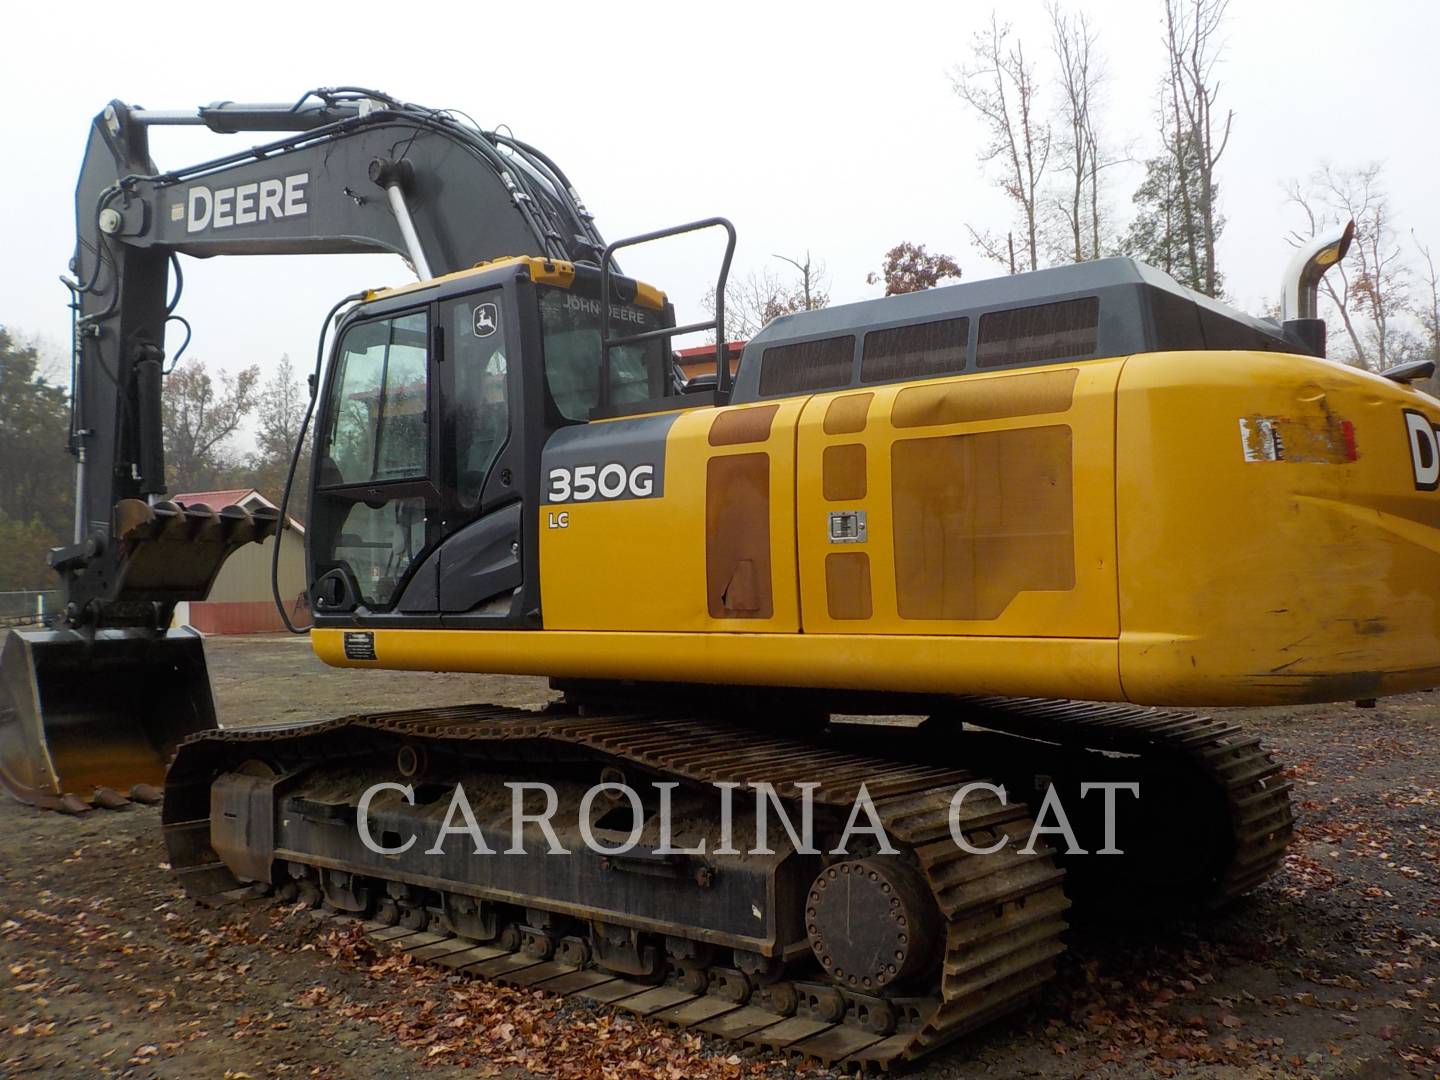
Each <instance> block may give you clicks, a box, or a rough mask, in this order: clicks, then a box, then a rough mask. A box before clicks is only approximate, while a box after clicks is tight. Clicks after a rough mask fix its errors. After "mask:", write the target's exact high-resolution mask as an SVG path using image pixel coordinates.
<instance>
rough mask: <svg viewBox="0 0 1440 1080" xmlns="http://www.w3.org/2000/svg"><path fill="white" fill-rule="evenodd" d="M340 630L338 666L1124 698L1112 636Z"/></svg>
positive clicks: (329, 657)
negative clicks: (368, 641) (349, 656)
mask: <svg viewBox="0 0 1440 1080" xmlns="http://www.w3.org/2000/svg"><path fill="white" fill-rule="evenodd" d="M850 626H851V627H852V628H853V627H854V626H856V624H855V623H851V624H850ZM347 632H348V633H354V631H343V630H315V631H312V632H311V641H312V642H313V644H314V647H315V653H316V655H318V656H319V657H320V659H321V660H323V661H325V663H327V664H331V665H333V666H335V667H372V668H373V667H380V668H395V669H401V670H407V671H475V672H505V673H510V674H516V675H553V676H555V677H557V678H596V679H640V680H652V681H655V680H659V681H668V682H675V681H689V682H702V683H736V684H745V685H751V686H813V687H832V688H835V689H849V690H882V691H883V690H893V691H917V692H924V693H979V694H1011V695H1037V696H1040V697H1079V698H1089V699H1092V700H1096V701H1118V700H1120V696H1119V695H1120V684H1119V680H1118V679H1117V677H1116V666H1115V640H1114V639H1113V638H1111V639H1088V640H1066V639H1061V638H995V637H958V636H956V637H934V636H924V637H902V636H899V635H860V634H850V635H836V634H795V633H764V634H736V633H728V634H703V633H691V634H646V633H585V632H575V631H565V630H375V631H373V633H374V635H375V637H374V649H375V657H376V659H375V660H373V661H364V660H346V658H345V646H344V636H345V634H346V633H347ZM367 632H368V631H367Z"/></svg>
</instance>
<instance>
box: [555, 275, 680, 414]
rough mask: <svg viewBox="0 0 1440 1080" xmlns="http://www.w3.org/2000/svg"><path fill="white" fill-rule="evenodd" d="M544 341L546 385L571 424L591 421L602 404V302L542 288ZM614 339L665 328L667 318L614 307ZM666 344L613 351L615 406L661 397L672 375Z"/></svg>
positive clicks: (634, 308) (639, 309)
mask: <svg viewBox="0 0 1440 1080" xmlns="http://www.w3.org/2000/svg"><path fill="white" fill-rule="evenodd" d="M538 291H539V294H540V330H541V334H542V335H543V337H544V350H545V383H546V385H547V386H549V388H550V396H551V397H552V398H553V399H554V401H555V405H556V407H557V408H558V409H559V410H560V413H561V415H563V416H564V417H565V418H566V419H567V420H589V419H590V414H591V413H592V412H593V411H594V409H595V407H596V406H597V405H599V403H600V301H599V300H594V299H591V298H589V297H586V296H581V295H579V294H578V293H575V292H574V291H572V290H570V289H560V288H554V287H551V286H548V285H541V286H539V287H538ZM610 312H611V322H610V333H611V335H612V336H614V337H625V336H627V335H629V334H638V333H641V332H642V331H645V330H658V329H660V327H661V326H662V325H664V319H663V314H664V313H663V312H661V311H656V310H652V309H650V308H643V307H638V306H636V305H633V304H612V305H610ZM668 366H669V365H668V364H667V362H666V349H665V344H664V342H663V341H647V342H642V343H640V344H638V345H621V346H619V347H618V348H614V349H611V350H610V404H611V405H627V404H633V403H635V402H639V401H648V400H650V399H651V398H658V397H662V396H663V395H664V393H665V387H666V380H667V377H668V375H669V371H668Z"/></svg>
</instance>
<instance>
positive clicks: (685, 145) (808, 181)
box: [0, 0, 1440, 370]
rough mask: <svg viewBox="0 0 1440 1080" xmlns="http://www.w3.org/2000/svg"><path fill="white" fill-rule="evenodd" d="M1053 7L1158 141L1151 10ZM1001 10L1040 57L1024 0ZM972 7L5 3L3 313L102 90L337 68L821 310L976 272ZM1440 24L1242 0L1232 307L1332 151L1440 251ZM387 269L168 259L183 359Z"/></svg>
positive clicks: (1110, 103)
mask: <svg viewBox="0 0 1440 1080" xmlns="http://www.w3.org/2000/svg"><path fill="white" fill-rule="evenodd" d="M1070 6H1071V7H1074V8H1080V9H1083V10H1084V11H1085V12H1086V13H1087V14H1088V15H1089V17H1090V18H1091V20H1092V22H1093V24H1094V25H1095V27H1096V28H1097V29H1098V31H1099V34H1100V48H1101V51H1102V52H1103V54H1104V56H1105V58H1106V65H1107V68H1108V72H1109V78H1108V81H1107V84H1106V89H1105V97H1106V106H1107V107H1106V111H1105V113H1104V124H1105V133H1106V135H1107V136H1108V138H1109V139H1110V141H1111V144H1112V146H1125V145H1130V146H1132V147H1133V151H1134V153H1135V155H1136V156H1137V157H1144V156H1147V155H1150V154H1153V153H1154V152H1155V151H1156V137H1155V135H1154V133H1153V128H1154V121H1153V112H1154V109H1155V104H1156V100H1157V84H1158V81H1159V78H1160V74H1161V69H1162V66H1163V54H1162V50H1161V44H1160V34H1161V0H1115V2H1104V3H1101V2H1094V0H1091V2H1083V3H1082V2H1079V0H1070ZM1001 8H1002V10H1003V12H1004V14H1005V16H1006V17H1007V18H1009V19H1010V20H1011V21H1012V22H1013V23H1014V24H1015V28H1016V31H1017V33H1019V34H1020V35H1022V36H1023V37H1024V39H1025V40H1026V41H1027V42H1028V43H1029V48H1030V51H1031V52H1032V53H1033V54H1034V55H1035V56H1036V57H1037V59H1040V60H1042V61H1044V62H1045V63H1046V65H1047V67H1048V63H1049V60H1050V57H1049V53H1048V32H1047V29H1046V24H1045V17H1044V9H1043V7H1042V5H1041V3H1040V2H1039V0H1016V2H1012V3H1008V4H1003V5H1001ZM989 11H990V5H989V4H987V3H983V2H962V3H957V2H953V0H952V2H949V3H943V4H935V5H917V4H907V3H901V2H897V0H891V2H888V3H883V4H877V3H873V2H872V3H867V4H863V5H854V6H851V5H847V4H840V3H826V4H809V5H803V6H802V5H791V4H785V3H782V2H779V0H771V2H769V3H765V4H749V3H740V2H727V3H724V4H714V3H712V4H706V5H694V6H693V7H692V6H691V5H681V4H678V3H676V4H669V5H655V6H650V5H646V4H643V3H632V4H623V5H618V6H617V5H613V4H585V5H583V6H582V5H574V6H572V5H569V4H564V3H559V2H554V3H546V4H525V5H498V4H465V5H458V4H457V5H431V4H415V5H396V4H393V3H391V4H384V5H380V4H367V3H358V2H351V3H346V4H325V5H296V4H276V3H259V2H253V3H245V4H224V5H201V4H191V5H184V6H179V7H169V8H164V9H161V8H159V7H156V8H146V7H145V6H143V5H142V6H141V7H139V8H133V7H132V8H130V9H123V8H117V7H115V6H114V5H105V6H103V7H102V6H100V5H92V4H87V3H70V4H66V5H63V6H61V5H53V4H50V5H27V6H26V7H25V8H21V7H19V6H18V5H17V7H14V8H11V9H9V11H8V12H7V14H6V16H5V26H6V33H5V37H6V45H7V48H6V61H5V64H4V65H3V67H0V92H3V101H4V102H5V105H4V112H3V113H0V117H3V119H0V132H3V135H4V144H3V145H4V148H5V152H4V155H3V159H4V161H5V164H6V168H5V169H4V170H3V171H0V193H3V201H0V205H3V206H4V207H5V211H4V214H5V223H6V230H5V237H4V256H3V260H0V274H3V281H0V323H3V324H5V325H7V326H9V327H10V328H11V329H12V330H15V331H18V332H20V333H26V334H34V335H39V336H41V338H42V339H45V340H46V341H48V342H49V343H50V344H52V345H53V347H54V348H55V349H56V350H57V351H61V350H63V349H64V348H65V347H66V345H65V342H66V338H67V335H68V316H67V312H66V307H65V302H66V294H65V291H64V289H63V288H62V287H61V285H60V284H59V283H58V282H57V280H56V278H57V275H59V274H61V273H62V272H64V271H65V268H66V261H67V259H68V258H69V256H70V253H71V250H72V248H73V244H74V231H73V230H74V205H73V187H74V182H75V173H76V170H77V168H78V166H79V164H80V155H81V152H82V150H83V147H84V143H85V139H86V135H87V130H88V125H89V123H90V120H91V118H92V117H93V116H94V115H95V114H96V113H97V112H98V111H99V110H100V109H101V108H102V107H103V106H104V105H105V103H106V102H107V101H108V100H110V99H111V98H119V99H121V100H123V101H126V102H129V103H132V104H140V105H144V106H147V107H150V108H179V107H192V106H195V105H199V104H203V103H209V102H211V101H215V100H219V99H230V100H236V101H291V100H293V99H295V98H296V97H298V96H299V95H300V93H302V92H303V91H304V90H306V89H309V88H310V87H313V86H323V85H337V84H350V85H362V86H373V87H376V88H378V89H381V90H384V91H386V92H388V93H390V94H393V95H395V96H397V97H401V98H404V99H407V100H410V101H414V102H417V103H420V104H424V105H428V106H435V107H451V108H457V109H462V110H464V111H465V112H467V113H469V114H470V115H472V116H473V117H475V118H476V119H477V120H478V121H479V122H480V123H481V124H482V125H484V126H486V127H493V126H495V125H499V124H507V125H509V127H510V128H511V129H513V131H514V132H515V133H516V135H518V136H519V137H520V138H522V139H524V140H526V141H528V142H530V143H532V144H534V145H536V146H538V147H540V148H542V149H543V150H544V151H546V152H547V153H548V154H549V155H550V156H551V157H552V158H554V159H555V160H556V161H557V162H559V163H560V165H561V166H562V167H563V168H564V169H565V170H566V171H567V172H568V173H569V175H570V177H571V179H572V180H573V181H574V182H575V184H576V185H577V187H578V188H579V190H580V192H581V194H582V196H583V197H584V198H585V200H586V202H587V204H588V205H589V207H590V209H591V210H592V211H594V213H595V214H596V218H597V222H598V224H599V226H600V228H601V230H602V232H603V233H604V234H605V235H606V236H607V237H609V238H610V239H616V238H618V237H622V236H625V235H629V234H632V233H636V232H642V231H647V230H650V229H654V228H658V227H661V226H665V225H670V224H674V223H678V222H682V221H686V220H689V219H692V218H696V217H702V216H707V215H711V214H723V215H725V216H727V217H729V218H731V219H732V220H733V221H734V222H735V224H736V226H737V228H738V230H739V234H740V245H739V250H738V253H737V258H736V270H737V272H741V273H743V272H744V271H746V270H749V269H756V268H762V267H765V266H767V265H768V266H769V267H770V268H771V269H772V270H774V271H776V272H783V271H785V270H786V269H787V268H786V267H785V265H784V264H783V263H779V262H776V261H775V260H774V259H773V258H772V256H773V255H774V254H777V253H778V254H783V255H790V256H803V254H804V252H805V251H806V250H807V249H808V250H809V251H810V252H811V253H812V254H813V255H814V256H815V257H816V258H817V259H821V260H823V261H824V262H825V263H826V264H827V267H828V270H829V276H830V291H831V295H832V298H833V300H834V301H835V302H840V301H845V300H854V299H861V298H864V297H867V296H874V295H878V293H879V290H878V289H877V288H876V287H873V286H868V285H867V284H866V283H865V275H866V272H867V271H869V270H872V269H875V268H877V267H878V265H879V263H880V260H881V256H882V255H883V253H884V252H885V250H886V249H887V248H889V247H890V246H892V245H893V244H895V243H896V242H898V241H900V240H910V241H914V242H919V243H924V244H926V245H928V246H929V247H930V248H931V249H932V250H939V251H944V252H948V253H950V254H953V255H954V256H956V258H957V259H958V261H959V262H960V264H961V266H962V267H963V268H964V270H965V275H966V277H967V278H969V279H974V278H979V277H987V276H991V275H993V274H994V273H995V272H996V268H995V267H994V265H993V264H987V263H986V262H985V261H984V260H983V259H982V258H981V257H980V256H979V254H978V253H977V252H975V251H974V250H973V249H972V247H971V246H970V244H969V243H968V240H967V233H966V225H967V224H971V225H975V226H978V227H984V226H992V227H995V226H999V227H1002V228H1003V226H1004V225H1005V223H1006V221H1007V214H1008V211H1007V208H1006V207H1005V205H1004V204H1003V200H1002V198H1001V196H1000V195H999V194H998V193H997V192H996V190H995V189H994V187H993V186H992V184H991V183H989V181H988V180H987V178H986V177H985V176H984V175H983V173H982V171H981V167H980V165H979V164H978V163H977V160H976V150H977V149H978V148H979V146H980V145H981V144H982V143H983V141H984V137H983V135H982V134H981V133H980V131H979V130H978V127H977V125H976V122H975V120H974V118H973V117H972V116H971V115H969V114H968V113H967V112H966V110H965V108H964V107H963V106H962V105H961V103H960V101H959V100H958V99H957V98H956V97H955V95H954V93H953V90H952V88H951V80H950V71H951V70H952V69H953V67H954V65H955V64H957V63H959V62H962V61H963V60H965V58H966V55H967V51H968V45H969V42H970V39H971V35H972V34H973V32H974V29H975V28H976V27H978V26H979V25H980V24H982V23H983V22H984V21H985V20H986V19H987V18H988V15H989ZM1437 43H1440V4H1434V3H1430V2H1422V0H1414V2H1404V0H1370V2H1368V3H1365V4H1355V3H1353V2H1342V0H1309V2H1307V3H1303V4H1296V3H1287V4H1276V3H1263V4H1262V3H1254V2H1240V0H1235V2H1234V3H1232V10H1231V14H1230V18H1229V22H1228V25H1227V27H1226V48H1225V56H1224V63H1223V65H1222V66H1221V68H1220V78H1221V81H1222V87H1221V93H1220V104H1221V105H1222V106H1223V107H1225V108H1229V109H1233V110H1234V111H1235V114H1236V117H1235V128H1234V135H1233V137H1232V140H1231V143H1230V147H1229V149H1228V150H1227V151H1226V154H1225V157H1224V159H1223V160H1222V162H1221V164H1220V166H1219V181H1220V186H1221V209H1222V211H1223V213H1224V215H1225V217H1226V219H1227V222H1228V224H1227V226H1226V230H1225V234H1224V236H1223V238H1222V242H1221V245H1220V265H1221V269H1222V271H1223V272H1224V274H1225V276H1226V280H1227V284H1228V287H1229V291H1230V295H1231V298H1232V299H1233V300H1234V302H1236V303H1237V305H1238V306H1241V307H1244V308H1247V309H1249V310H1252V311H1257V312H1258V311H1259V310H1260V309H1261V308H1262V306H1263V305H1264V304H1265V302H1267V301H1269V300H1273V299H1274V298H1275V297H1276V295H1277V293H1278V280H1279V275H1280V271H1281V269H1282V267H1283V266H1284V263H1285V261H1286V259H1287V257H1288V254H1289V249H1288V248H1287V247H1286V246H1285V244H1284V233H1285V230H1286V227H1287V225H1288V224H1294V223H1295V222H1294V220H1293V217H1292V216H1291V215H1290V214H1289V212H1287V210H1286V208H1285V206H1284V197H1283V194H1282V192H1281V184H1282V182H1283V181H1284V180H1285V179H1286V178H1288V177H1292V176H1303V175H1305V174H1307V173H1309V172H1310V171H1311V170H1313V169H1314V168H1315V167H1316V166H1317V165H1318V164H1319V163H1320V162H1321V161H1323V160H1329V161H1331V162H1333V163H1335V164H1336V165H1341V166H1346V165H1358V164H1362V163H1365V162H1368V161H1371V160H1376V159H1379V160H1383V161H1384V162H1385V164H1386V175H1387V179H1388V187H1389V191H1390V194H1391V198H1392V202H1393V210H1394V213H1395V215H1396V220H1397V222H1398V223H1399V224H1401V225H1402V226H1403V227H1404V228H1406V229H1407V230H1408V229H1409V228H1410V227H1413V228H1414V229H1415V230H1416V231H1417V232H1418V233H1419V234H1420V235H1421V237H1422V239H1428V241H1429V242H1430V243H1431V244H1432V245H1434V246H1435V247H1437V248H1440V209H1437V205H1436V199H1435V194H1434V193H1435V187H1436V173H1437V166H1440V157H1437V149H1436V148H1437V145H1440V140H1437V137H1436V122H1437V121H1436V112H1437V105H1440V75H1437V59H1436V45H1437ZM1053 102H1054V96H1053V95H1047V104H1053ZM259 141H262V137H260V136H252V135H247V136H222V135H215V134H212V133H210V132H208V131H206V130H205V129H199V130H198V131H197V130H191V129H163V130H161V131H158V132H157V133H156V134H155V137H154V138H153V140H152V147H153V150H154V154H155V157H156V163H157V165H158V166H159V167H160V168H162V169H165V168H173V167H176V166H180V165H184V164H190V163H193V162H197V161H201V160H204V159H206V158H209V157H212V156H216V155H218V154H222V153H227V152H230V151H232V150H234V149H237V148H241V147H243V146H245V145H248V144H250V143H255V142H259ZM1137 179H1138V168H1136V169H1130V170H1128V171H1127V170H1125V169H1117V170H1114V172H1113V173H1112V176H1111V180H1110V191H1109V202H1110V205H1111V209H1112V211H1113V212H1115V213H1117V214H1120V215H1122V216H1128V214H1129V207H1130V192H1131V190H1132V189H1133V187H1134V185H1135V182H1136V180H1137ZM715 258H716V256H715V255H714V254H713V253H712V252H711V251H710V250H708V249H706V250H700V249H698V248H689V249H686V248H683V247H680V246H678V245H677V246H676V247H674V248H672V249H670V250H667V251H663V252H662V251H652V252H651V253H648V254H634V255H631V256H629V257H628V258H627V259H626V261H625V269H626V271H627V272H629V273H631V274H634V275H636V276H639V277H642V278H645V279H647V280H650V281H652V282H653V283H655V284H656V285H658V286H659V287H661V288H663V289H665V290H666V291H667V292H669V294H670V295H671V297H672V298H673V299H674V300H675V301H676V303H677V306H678V307H679V309H680V312H679V313H680V317H681V321H685V319H686V318H687V317H695V316H697V315H698V311H697V310H696V309H697V307H698V302H699V300H700V297H701V296H702V295H703V294H704V292H705V289H706V285H707V280H708V279H709V278H710V276H711V275H712V274H713V266H714V261H715ZM405 280H407V275H406V271H405V268H404V266H403V264H402V263H401V262H400V260H398V259H396V258H394V257H390V256H378V255H377V256H327V257H314V256H312V257H305V258H296V257H288V258H282V257H253V258H246V259H238V258H232V259H217V260H211V261H208V262H205V263H203V264H202V263H200V262H198V261H196V260H191V259H186V292H185V297H184V302H183V305H182V308H181V311H182V313H183V314H185V315H186V316H187V317H188V318H189V319H190V321H191V322H192V324H193V325H194V328H195V339H194V342H193V343H192V345H191V352H190V353H189V355H190V356H193V357H201V358H204V359H205V360H206V361H207V362H209V363H210V364H212V365H216V366H220V367H223V368H226V369H230V370H234V369H236V368H238V367H241V366H244V365H246V364H249V363H257V362H258V363H260V364H261V365H262V367H268V366H270V365H272V364H273V363H274V361H275V360H276V359H277V358H278V357H279V356H280V355H281V354H282V353H287V352H288V353H289V354H290V355H291V356H292V357H294V358H295V359H296V361H297V363H298V364H299V365H300V366H302V367H303V366H308V364H309V363H310V361H311V357H312V356H313V352H314V341H315V333H316V329H317V325H318V322H319V320H320V318H321V317H322V316H323V314H324V312H325V311H326V310H327V309H328V308H329V306H330V304H331V303H333V302H334V300H336V299H338V298H339V297H340V296H342V295H345V294H346V293H349V292H352V291H354V290H355V289H356V288H357V287H364V286H375V285H384V284H401V283H403V282H404V281H405ZM171 344H172V346H173V344H174V342H173V341H172V343H171Z"/></svg>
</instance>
